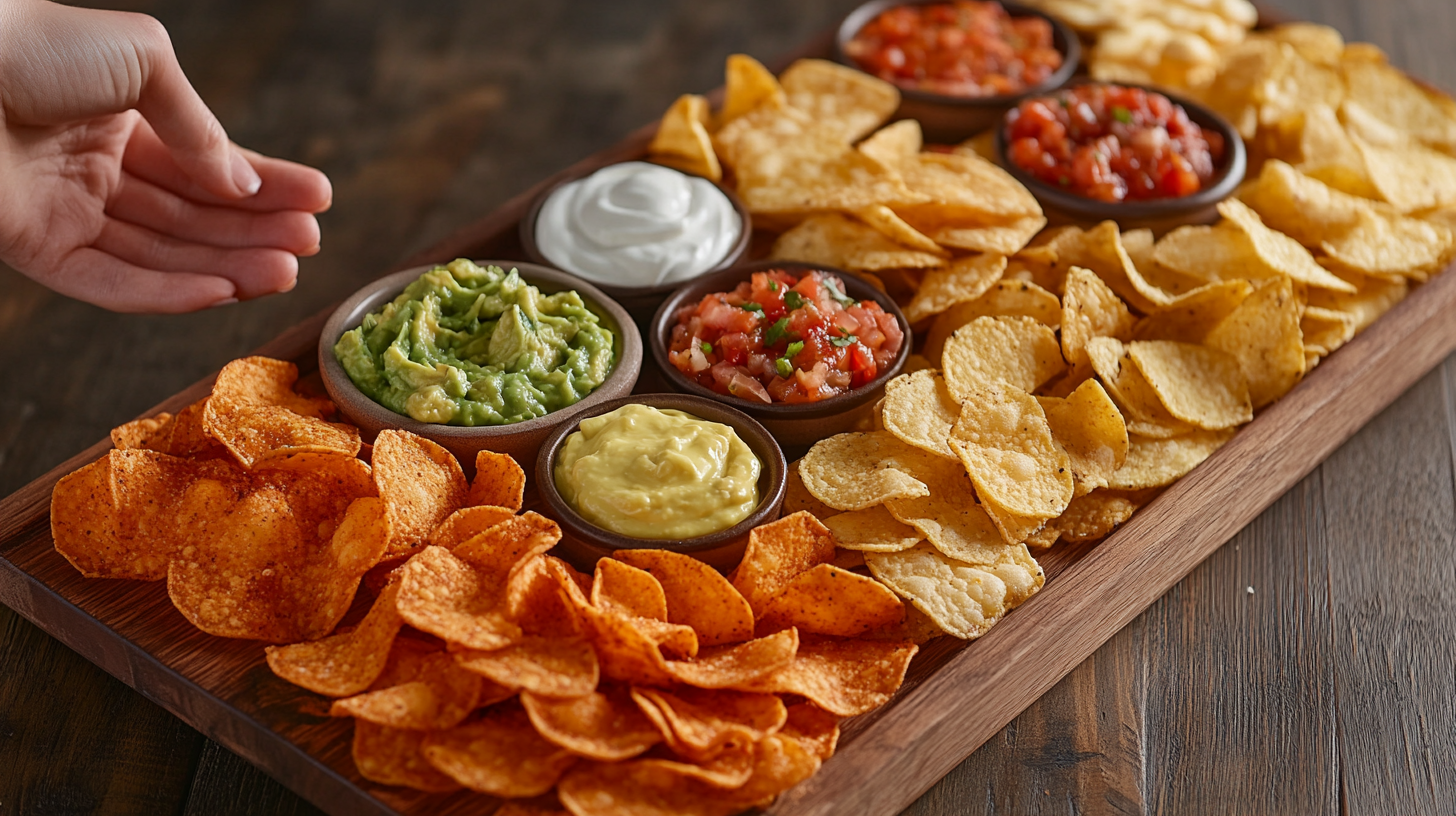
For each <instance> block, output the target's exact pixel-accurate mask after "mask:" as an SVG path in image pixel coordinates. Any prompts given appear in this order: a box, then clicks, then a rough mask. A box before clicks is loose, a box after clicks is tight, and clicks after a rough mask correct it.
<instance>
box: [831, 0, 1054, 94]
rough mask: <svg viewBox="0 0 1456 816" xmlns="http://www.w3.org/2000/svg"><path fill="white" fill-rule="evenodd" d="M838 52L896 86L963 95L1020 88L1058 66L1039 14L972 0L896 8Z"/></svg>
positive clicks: (1047, 26)
mask: <svg viewBox="0 0 1456 816" xmlns="http://www.w3.org/2000/svg"><path fill="white" fill-rule="evenodd" d="M844 50H845V52H846V53H847V54H848V55H849V56H850V58H852V59H853V60H854V61H855V62H857V63H859V67H860V68H861V69H863V70H864V71H865V72H867V73H870V74H874V75H875V76H877V77H879V78H880V79H883V80H885V81H887V82H893V83H895V84H896V85H899V86H900V87H902V88H914V89H918V90H923V91H932V92H934V93H941V94H946V95H948V96H962V97H970V98H979V97H987V96H1003V95H1005V94H1013V93H1020V92H1021V91H1024V90H1026V89H1027V88H1034V87H1036V86H1037V85H1039V84H1041V83H1042V82H1045V81H1046V79H1047V77H1049V76H1051V75H1052V74H1053V73H1055V72H1056V70H1057V69H1058V68H1061V67H1062V54H1061V52H1060V51H1058V50H1057V49H1056V47H1055V46H1054V45H1053V43H1052V27H1051V24H1049V23H1048V22H1047V21H1046V20H1044V19H1042V18H1040V17H1035V16H1026V17H1012V16H1011V15H1010V14H1007V13H1006V9H1005V8H1003V7H1002V5H1001V4H1000V3H995V2H975V0H954V2H950V3H932V4H928V5H917V6H895V7H894V8H891V9H888V10H886V11H883V12H881V13H880V15H879V16H878V17H876V18H875V19H873V20H871V21H870V22H869V23H868V24H866V25H865V27H864V28H861V29H860V30H859V33H857V34H855V35H854V39H852V40H850V41H849V42H848V43H847V44H845V47H844Z"/></svg>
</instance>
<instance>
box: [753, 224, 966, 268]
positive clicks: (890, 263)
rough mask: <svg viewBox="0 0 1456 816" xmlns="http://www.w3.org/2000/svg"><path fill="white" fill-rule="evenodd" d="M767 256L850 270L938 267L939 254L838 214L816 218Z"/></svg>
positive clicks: (781, 240)
mask: <svg viewBox="0 0 1456 816" xmlns="http://www.w3.org/2000/svg"><path fill="white" fill-rule="evenodd" d="M769 257H771V258H774V259H776V260H785V261H803V262H805V263H815V264H824V265H825V266H832V267H838V268H840V269H848V270H852V271H860V270H870V271H873V270H876V269H904V268H907V267H908V268H921V267H933V266H941V265H943V264H944V263H945V259H944V258H943V257H942V256H941V255H940V254H938V253H930V252H926V251H924V250H923V249H912V248H910V247H907V246H904V245H902V244H898V243H896V242H895V241H893V240H891V239H890V238H888V237H886V236H885V234H884V233H882V232H880V231H879V230H878V229H876V228H874V227H872V226H870V225H868V224H865V223H863V222H861V221H856V220H854V219H852V218H847V217H845V216H843V215H840V214H839V213H827V214H824V215H815V216H811V217H809V218H806V219H804V220H803V221H801V222H800V223H799V225H798V226H796V227H794V228H793V229H790V230H789V231H788V232H785V233H784V234H783V235H780V236H779V237H778V240H777V241H774V245H773V249H771V250H770V251H769Z"/></svg>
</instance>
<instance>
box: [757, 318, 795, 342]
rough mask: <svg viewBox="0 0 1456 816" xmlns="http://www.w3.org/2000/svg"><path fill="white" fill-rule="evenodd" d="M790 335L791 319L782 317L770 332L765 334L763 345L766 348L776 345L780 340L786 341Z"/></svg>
mask: <svg viewBox="0 0 1456 816" xmlns="http://www.w3.org/2000/svg"><path fill="white" fill-rule="evenodd" d="M788 333H789V319H788V318H787V317H781V318H779V319H778V322H777V323H774V324H773V325H772V326H769V327H768V331H766V332H764V333H763V344H764V345H765V346H772V345H775V344H777V343H778V342H779V341H780V340H782V339H784V337H785V336H787V335H788Z"/></svg>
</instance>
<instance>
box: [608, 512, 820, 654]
mask: <svg viewBox="0 0 1456 816" xmlns="http://www.w3.org/2000/svg"><path fill="white" fill-rule="evenodd" d="M785 509H786V510H787V508H785ZM790 515H792V513H790ZM612 557H613V558H616V559H617V560H619V561H623V562H625V563H627V564H630V565H632V566H634V567H636V568H638V569H641V570H645V571H647V572H648V573H650V574H651V575H652V577H653V578H655V579H657V582H658V585H659V586H661V587H662V591H663V596H664V598H665V600H666V602H667V620H668V621H669V622H670V623H677V624H682V625H684V626H691V627H692V628H693V631H695V632H697V633H698V643H699V644H700V645H702V646H718V645H721V644H724V643H738V642H741V641H745V640H748V639H749V638H752V637H753V608H752V607H751V606H749V605H748V601H747V599H745V598H744V597H743V595H742V594H740V593H739V592H738V590H737V589H736V588H734V586H733V584H731V583H729V581H728V579H726V578H724V577H723V576H722V575H720V574H718V572H717V570H714V569H713V568H712V567H710V566H708V565H707V564H705V563H703V562H702V561H699V560H698V559H696V558H693V557H692V556H688V555H683V554H681V553H675V552H671V551H669V550H618V551H617V552H615V553H613V554H612Z"/></svg>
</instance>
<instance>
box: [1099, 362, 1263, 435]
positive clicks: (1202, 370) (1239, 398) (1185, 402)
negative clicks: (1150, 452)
mask: <svg viewBox="0 0 1456 816" xmlns="http://www.w3.org/2000/svg"><path fill="white" fill-rule="evenodd" d="M1127 348H1128V356H1129V357H1131V358H1132V361H1133V364H1134V365H1136V366H1137V367H1138V371H1139V372H1140V373H1141V374H1142V375H1143V378H1144V379H1146V380H1147V381H1148V385H1150V386H1152V389H1153V392H1154V393H1156V394H1157V395H1158V399H1159V400H1161V401H1162V403H1163V407H1165V408H1167V409H1168V413H1170V414H1172V415H1173V416H1174V417H1176V418H1178V419H1180V420H1182V421H1184V422H1187V423H1188V424H1190V425H1194V426H1196V427H1199V428H1207V429H1209V430H1217V429H1219V428H1232V427H1234V426H1236V425H1242V424H1243V423H1245V422H1248V421H1249V420H1251V419H1253V418H1254V410H1253V408H1252V407H1251V406H1250V404H1249V383H1248V381H1247V380H1246V379H1245V378H1244V373H1243V370H1242V368H1241V367H1240V363H1239V360H1238V358H1236V357H1234V356H1233V355H1231V354H1229V353H1227V352H1224V351H1220V350H1218V349H1217V348H1209V347H1207V346H1199V345H1194V344H1192V343H1175V342H1173V341H1171V340H1138V341H1135V342H1132V343H1129V344H1128V347H1127Z"/></svg>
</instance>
